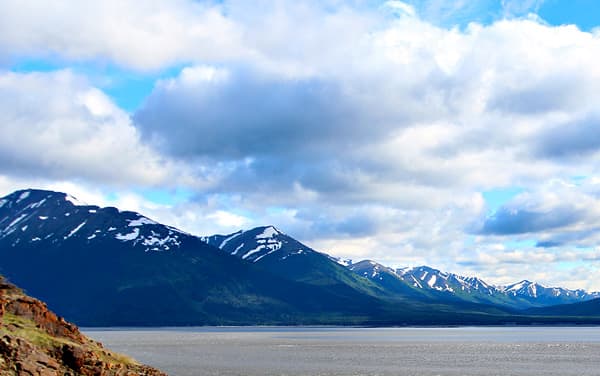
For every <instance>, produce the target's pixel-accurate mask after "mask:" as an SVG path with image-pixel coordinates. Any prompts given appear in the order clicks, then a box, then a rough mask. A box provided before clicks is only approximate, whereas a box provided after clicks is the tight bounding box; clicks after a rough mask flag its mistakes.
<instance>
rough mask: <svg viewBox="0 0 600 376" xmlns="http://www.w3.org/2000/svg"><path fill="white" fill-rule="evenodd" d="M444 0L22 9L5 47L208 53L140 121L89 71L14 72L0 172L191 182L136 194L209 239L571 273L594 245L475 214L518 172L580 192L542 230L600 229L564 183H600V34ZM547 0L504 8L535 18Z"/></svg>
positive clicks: (0, 20) (119, 60) (37, 51)
mask: <svg viewBox="0 0 600 376" xmlns="http://www.w3.org/2000/svg"><path fill="white" fill-rule="evenodd" d="M425 4H426V7H425V8H423V7H417V6H415V5H414V3H412V2H408V1H407V2H388V3H387V6H383V7H376V9H365V8H364V7H362V5H361V2H352V3H340V2H337V1H328V2H324V3H319V4H317V3H314V2H304V1H294V2H291V1H290V2H286V1H281V2H275V3H270V2H266V1H264V2H263V1H259V2H252V3H248V2H243V1H227V2H224V3H219V4H217V3H214V4H213V3H209V4H207V3H197V2H191V1H190V2H188V1H183V0H178V1H175V2H161V1H150V2H144V3H139V2H133V1H118V2H117V1H106V2H94V3H92V2H73V3H70V4H67V3H62V4H58V5H56V4H52V5H49V4H47V5H45V4H40V3H38V2H35V3H34V2H18V3H17V2H11V1H8V2H3V3H2V4H0V50H1V51H4V53H3V57H4V58H11V57H13V58H14V57H19V56H34V57H40V56H41V57H54V58H57V59H58V60H61V59H62V60H64V61H67V62H71V61H103V62H104V61H107V62H109V63H114V64H117V65H121V66H125V67H128V68H132V69H139V70H149V69H150V70H151V69H157V68H164V67H169V66H173V65H180V64H185V65H187V67H186V68H184V69H183V70H182V72H181V73H180V75H179V76H178V77H175V78H172V79H168V80H164V81H162V82H159V83H158V84H157V85H156V87H155V90H154V92H153V93H152V95H151V96H150V97H149V98H148V100H147V102H146V103H145V106H144V108H143V110H142V111H140V112H139V113H138V114H136V117H135V118H136V121H137V124H136V126H137V128H136V126H133V125H132V123H131V120H130V119H129V117H128V116H127V115H126V114H125V113H124V112H122V111H121V110H119V109H118V108H116V107H115V106H114V105H113V104H112V102H111V101H110V100H109V99H108V98H107V97H106V96H105V95H104V94H103V93H102V92H100V91H98V90H97V89H95V88H93V87H90V85H89V84H87V83H86V82H85V81H83V80H82V79H81V78H79V77H76V76H74V75H73V74H70V73H68V72H56V73H49V74H29V75H27V74H14V73H5V74H2V75H1V76H0V87H2V88H3V89H2V90H4V91H5V92H4V93H2V98H3V99H2V100H1V101H0V109H1V110H2V112H3V113H2V114H0V119H1V120H2V124H0V132H1V133H0V136H3V139H1V140H0V158H1V160H2V162H3V163H2V167H1V168H2V170H0V171H3V173H4V174H5V176H8V175H10V176H12V178H11V179H17V178H16V177H15V176H20V175H24V174H25V175H27V174H28V175H29V176H30V177H31V176H35V175H38V174H40V175H45V176H46V178H47V179H48V180H51V179H57V180H68V179H74V180H82V179H83V180H86V181H96V182H110V184H122V185H127V186H130V185H134V184H137V185H162V186H168V185H170V184H184V185H187V186H189V187H192V188H194V189H196V190H197V191H198V196H199V197H200V199H202V200H204V201H198V202H196V203H186V208H183V207H181V206H177V207H174V208H168V207H161V206H158V207H152V205H149V204H147V203H143V201H144V199H143V198H140V197H138V196H135V195H128V194H127V193H123V194H122V197H123V198H122V200H121V204H123V205H125V206H127V207H137V208H139V209H140V210H144V211H148V212H149V213H150V214H151V215H155V216H157V217H158V218H160V219H161V220H164V221H165V222H168V223H172V224H174V225H176V226H180V227H182V228H184V229H186V230H188V231H191V232H194V233H199V234H210V233H211V232H227V231H233V230H234V227H236V226H239V227H242V226H252V225H260V224H265V223H274V224H276V225H278V226H279V227H281V228H283V229H284V230H285V231H288V232H289V233H290V234H292V235H295V236H297V237H298V238H300V239H301V240H307V242H308V243H309V244H311V245H314V246H315V247H316V248H317V249H323V250H329V251H332V252H334V253H336V254H338V255H343V256H359V257H371V258H375V259H377V260H379V261H384V262H386V263H389V264H391V265H396V266H403V265H407V264H409V265H416V264H419V263H428V264H432V265H433V266H438V267H440V268H446V269H449V270H456V269H460V268H464V269H463V270H464V271H467V272H469V271H477V272H478V274H481V275H482V276H484V277H485V276H490V277H491V278H492V279H495V280H497V281H502V280H504V279H506V278H507V276H508V275H509V274H511V275H514V276H517V275H519V276H520V275H521V274H522V273H521V272H520V271H519V270H521V269H519V268H522V265H520V264H518V263H517V261H518V260H526V259H529V260H534V261H537V262H540V263H541V262H545V263H547V264H548V265H549V266H548V267H547V268H545V269H543V270H541V269H540V271H539V272H538V271H536V270H535V267H534V266H531V265H532V264H531V265H529V266H528V267H527V268H525V269H523V270H525V271H526V272H528V273H532V276H529V278H536V276H537V277H539V278H543V279H544V280H545V281H547V282H549V283H557V282H560V281H559V278H568V276H566V274H565V273H562V272H559V270H558V268H557V265H559V264H560V263H564V262H567V261H568V262H572V261H573V260H581V259H582V258H584V256H585V253H584V252H581V253H576V254H575V257H573V258H565V257H562V258H561V257H558V256H557V257H550V256H551V254H552V253H553V252H554V253H558V252H567V251H568V249H567V248H560V250H558V249H556V250H554V249H552V250H548V249H546V248H540V247H538V248H535V247H529V248H528V249H526V250H523V249H519V247H516V246H507V247H498V246H497V245H498V243H502V242H505V241H506V240H507V237H502V236H499V235H498V234H497V232H496V233H495V234H496V235H486V236H484V235H482V234H479V236H475V235H473V234H469V233H468V232H467V231H466V229H467V228H469V225H470V224H471V223H472V222H473V221H474V220H475V219H477V218H482V215H483V214H485V211H486V208H485V205H484V202H483V200H482V196H481V194H480V192H481V191H484V190H487V189H490V188H495V187H510V186H515V185H518V186H522V187H525V188H526V190H527V192H528V193H527V195H528V196H527V195H522V196H521V197H519V198H518V199H517V200H515V201H514V202H513V203H512V205H515V208H528V210H530V211H538V212H544V211H543V210H546V211H545V212H548V211H550V212H552V211H553V210H554V213H558V211H557V207H560V208H563V206H564V205H563V206H560V205H558V204H557V202H560V201H561V200H562V201H565V202H566V209H564V210H563V209H561V210H563V211H560V213H558V214H565V213H567V212H569V210H567V209H573V208H574V209H577V210H575V212H576V213H580V214H581V213H583V214H584V215H583V217H581V218H583V219H581V220H580V221H571V222H569V221H567V222H568V223H567V222H560V221H555V222H552V223H551V224H552V226H550V227H548V226H542V225H544V223H541V224H539V226H538V227H536V228H534V229H533V231H530V232H529V235H527V236H530V237H534V238H536V239H535V240H541V241H557V239H558V240H561V241H563V243H565V244H570V245H582V246H586V247H591V246H593V245H595V244H596V242H597V241H600V239H596V237H595V236H594V235H593V234H591V231H592V230H593V226H590V225H589V224H588V223H592V222H593V221H594V220H595V219H596V218H597V214H596V211H597V210H596V209H597V208H596V206H597V203H596V196H595V195H594V194H592V193H590V192H588V191H585V190H582V189H581V188H578V189H571V188H569V189H567V188H560V189H559V190H558V191H557V192H560V194H559V193H556V192H554V191H553V190H555V189H558V188H557V187H556V186H554V185H552V184H554V183H552V182H556V181H557V179H558V180H559V181H563V182H564V181H568V180H569V179H570V177H572V176H586V177H588V178H589V180H590V181H591V180H592V178H593V177H594V176H600V171H598V167H597V166H599V165H600V164H599V163H598V162H600V161H599V157H600V155H599V150H600V141H599V140H598V138H597V137H596V133H598V132H596V131H597V130H598V124H599V123H600V122H599V121H598V119H600V116H598V115H599V114H598V110H597V103H598V101H600V66H599V65H598V64H597V62H598V60H599V58H600V35H598V34H597V33H596V34H594V33H585V32H581V31H580V30H578V29H577V28H576V27H573V26H570V27H568V26H567V27H552V26H549V25H546V24H544V23H543V22H542V21H540V20H538V19H536V18H535V17H533V18H526V19H506V20H502V21H498V22H495V23H492V24H490V25H481V24H478V23H472V24H469V25H468V26H466V25H463V26H464V27H462V28H448V27H439V26H436V25H433V24H431V23H429V22H426V21H424V20H423V18H420V17H428V16H427V15H429V16H431V17H432V18H436V17H437V16H436V14H438V15H439V16H440V17H446V18H447V17H450V18H457V17H458V18H461V17H463V16H464V15H465V14H469V13H471V12H474V11H475V9H474V8H472V7H473V5H472V4H474V2H465V1H460V2H456V3H453V6H450V7H449V6H445V5H444V3H442V2H439V1H429V2H426V3H425ZM539 4H540V2H537V1H528V2H526V3H521V4H520V5H519V4H517V3H516V2H507V1H505V2H503V3H502V4H501V5H502V6H503V11H504V12H505V13H506V14H509V13H510V14H511V15H522V14H524V13H526V12H528V11H530V10H535V9H536V6H539ZM517 5H518V6H517ZM390 7H392V8H396V9H400V10H401V13H402V16H401V17H397V14H394V11H393V10H390ZM500 10H502V9H500ZM23 139H27V140H28V143H27V144H25V145H22V142H20V140H23ZM146 143H150V144H151V145H146ZM16 145H19V148H17V147H16ZM154 148H156V150H159V152H157V151H156V150H155V149H154ZM39 150H43V151H44V152H43V153H37V152H38V151H39ZM159 153H161V154H159ZM174 160H177V162H174ZM165 163H166V166H167V168H166V169H165ZM115 166H118V168H115ZM175 167H176V168H179V169H181V170H177V171H183V177H181V176H178V177H177V178H176V179H175V178H173V176H174V175H173V171H176V170H174V168H175ZM191 171H194V172H195V176H188V174H190V173H191ZM177 175H180V174H177ZM20 179H23V178H22V177H20ZM172 179H174V180H173V182H172V183H171V180H172ZM2 184H3V185H4V186H11V185H13V183H11V182H4V183H3V182H2V180H1V179H0V186H2ZM67 188H68V187H67ZM125 191H127V189H124V192H125ZM103 192H105V191H103ZM553 192H554V193H553ZM519 200H522V202H520V201H519ZM582 206H585V208H581V207H582ZM273 208H276V209H277V210H276V211H273V210H272V209H273ZM584 209H585V210H584ZM545 212H544V213H545ZM561 218H562V217H561ZM577 218H580V217H577ZM572 219H575V217H573V218H572ZM582 221H583V222H582ZM545 224H546V225H547V224H548V223H545ZM512 236H514V238H515V239H514V240H517V241H525V240H527V239H525V237H524V235H522V234H520V233H515V234H513V235H512ZM474 238H475V239H474ZM499 239H500V240H499ZM530 240H531V239H530ZM463 258H464V259H473V260H479V258H481V262H479V263H477V265H475V264H474V265H473V266H466V265H463V264H458V263H457V260H463ZM588 262H589V263H590V265H592V266H590V268H592V267H595V265H597V261H595V260H588ZM515 265H516V266H515ZM470 267H472V268H477V270H474V269H473V270H470V269H469V268H470ZM457 271H460V270H457ZM552 271H555V272H556V273H555V276H552V273H551V272H552ZM523 273H524V272H523ZM572 278H573V279H572V280H573V281H574V282H573V283H574V284H575V283H581V280H580V279H578V280H577V281H579V282H576V281H575V279H574V277H572ZM553 281H554V282H553Z"/></svg>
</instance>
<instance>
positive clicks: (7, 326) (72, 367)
mask: <svg viewBox="0 0 600 376" xmlns="http://www.w3.org/2000/svg"><path fill="white" fill-rule="evenodd" d="M9 375H18V376H21V375H24V376H25V375H31V376H54V375H60V376H63V375H72V376H76V375H98V376H109V375H110V376H112V375H115V376H117V375H118V376H133V375H147V376H166V375H165V374H164V373H162V372H160V371H158V370H156V369H153V368H150V367H148V366H144V365H140V364H138V363H137V362H135V361H134V360H132V359H130V358H127V357H126V356H123V355H120V354H116V353H113V352H111V351H109V350H107V349H105V348H103V347H102V344H100V343H99V342H96V341H93V340H91V339H89V338H87V337H86V336H84V335H83V334H82V333H81V332H80V331H79V329H78V328H77V327H76V326H75V325H73V324H71V323H68V322H66V321H65V320H64V319H63V318H61V317H58V316H57V315H55V314H54V313H52V312H51V311H49V310H48V308H47V307H46V305H45V304H44V303H42V302H40V301H39V300H37V299H34V298H31V297H29V296H27V295H25V294H24V293H23V292H22V291H21V290H20V289H18V288H16V287H15V286H14V285H12V284H10V283H8V282H6V280H4V278H2V277H1V276H0V376H9Z"/></svg>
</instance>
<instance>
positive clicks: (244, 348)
mask: <svg viewBox="0 0 600 376" xmlns="http://www.w3.org/2000/svg"><path fill="white" fill-rule="evenodd" d="M85 333H86V334H87V335H89V336H90V337H92V338H94V339H96V340H99V341H101V342H102V343H104V344H105V346H107V347H109V348H111V349H113V350H115V351H118V352H122V353H125V354H128V355H130V356H132V357H134V358H136V359H138V360H139V361H141V362H143V363H147V364H149V365H152V366H155V367H158V368H160V369H162V370H163V371H165V372H167V373H169V374H170V375H172V376H187V375H250V376H255V375H256V376H258V375H289V376H292V375H294V376H295V375H427V376H429V375H527V376H531V375H557V376H558V375H560V376H564V375H577V376H584V375H600V327H592V328H587V327H552V328H548V327H527V328H513V327H500V328H489V327H486V328H480V327H476V328H377V329H372V328H272V327H271V328H256V327H252V328H165V329H143V330H142V329H87V330H85Z"/></svg>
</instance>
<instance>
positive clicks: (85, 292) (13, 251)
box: [0, 190, 597, 325]
mask: <svg viewBox="0 0 600 376" xmlns="http://www.w3.org/2000/svg"><path fill="white" fill-rule="evenodd" d="M0 274H3V275H5V276H6V277H8V278H9V279H10V280H12V281H13V282H16V283H18V284H20V285H22V286H23V287H24V288H25V289H26V290H27V291H29V292H30V293H31V294H33V295H35V296H37V297H39V298H41V299H43V300H45V301H47V302H48V303H49V306H50V307H51V308H53V309H54V310H56V311H58V312H59V313H61V314H62V315H64V316H66V317H67V318H70V319H72V320H74V321H76V322H78V323H80V324H81V323H83V324H87V325H192V324H195V325H198V324H257V323H273V324H274V323H279V324H286V323H288V324H289V323H306V324H308V323H313V324H339V323H354V324H359V323H372V324H373V323H374V324H376V325H382V324H385V325H395V324H399V323H400V324H403V323H412V324H476V323H503V322H514V320H523V322H527V318H522V317H515V316H513V315H511V313H510V312H511V310H512V309H515V308H528V307H533V306H543V305H550V304H559V303H570V302H574V301H582V300H587V299H592V298H594V297H596V296H597V294H589V293H586V292H585V291H580V290H577V291H571V290H566V289H560V288H545V287H543V286H541V285H538V284H532V283H530V282H527V281H523V282H521V283H518V284H514V285H510V286H505V287H498V286H492V285H489V284H487V283H485V282H484V281H482V280H480V279H478V278H471V277H462V276H458V275H455V274H452V273H444V272H441V271H439V270H436V269H432V268H428V267H418V268H403V269H397V270H394V269H392V268H389V267H385V266H383V265H381V264H377V263H375V262H373V261H368V260H367V261H362V262H359V263H354V264H353V263H352V262H351V261H350V260H340V259H337V258H335V257H331V256H329V255H327V254H325V253H321V252H318V251H316V250H314V249H312V248H310V247H308V246H306V245H305V244H303V243H301V242H299V241H297V240H295V239H294V238H292V237H290V236H289V235H286V234H285V233H283V232H282V231H280V230H279V229H277V228H276V227H274V226H263V227H257V228H254V229H250V230H246V231H238V232H235V233H232V234H228V235H213V236H208V237H198V236H194V235H192V234H188V233H185V232H182V231H180V230H177V229H176V228H173V227H170V226H167V225H164V224H160V223H157V222H156V221H154V220H152V219H150V218H148V217H145V216H143V215H141V214H138V213H135V212H131V211H120V210H119V209H117V208H113V207H106V208H102V207H99V206H95V205H87V204H85V203H82V202H80V201H78V200H77V199H75V198H74V197H72V196H70V195H68V194H65V193H59V192H52V191H43V190H21V191H17V192H14V193H12V194H10V195H8V196H6V197H3V198H0ZM481 303H484V304H481Z"/></svg>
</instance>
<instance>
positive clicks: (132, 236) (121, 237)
mask: <svg viewBox="0 0 600 376" xmlns="http://www.w3.org/2000/svg"><path fill="white" fill-rule="evenodd" d="M139 235H140V229H138V228H134V229H133V232H130V233H129V234H121V233H120V232H119V233H117V235H115V239H118V240H123V241H130V240H135V239H137V237H138V236H139Z"/></svg>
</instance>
